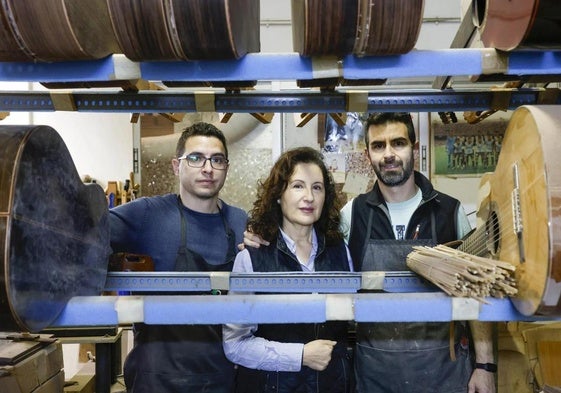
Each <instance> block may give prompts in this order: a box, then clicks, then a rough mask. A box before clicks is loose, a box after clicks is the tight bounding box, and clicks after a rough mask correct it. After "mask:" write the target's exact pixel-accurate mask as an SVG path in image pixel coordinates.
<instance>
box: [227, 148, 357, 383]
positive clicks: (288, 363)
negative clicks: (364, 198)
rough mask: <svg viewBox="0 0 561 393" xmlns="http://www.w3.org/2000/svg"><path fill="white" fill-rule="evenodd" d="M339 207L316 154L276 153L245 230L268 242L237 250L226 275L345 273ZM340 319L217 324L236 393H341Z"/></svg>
mask: <svg viewBox="0 0 561 393" xmlns="http://www.w3.org/2000/svg"><path fill="white" fill-rule="evenodd" d="M340 207H341V205H340V202H339V200H338V198H337V194H336V191H335V184H334V182H333V179H332V177H331V174H330V173H329V171H328V169H327V167H326V165H325V163H324V161H323V157H322V155H321V153H320V152H318V151H317V150H315V149H312V148H309V147H299V148H295V149H292V150H289V151H286V152H285V153H284V154H282V155H281V156H280V157H279V159H278V160H277V162H276V163H275V164H274V166H273V168H272V169H271V172H270V174H269V176H268V177H267V179H266V180H265V181H263V182H261V183H260V184H259V191H258V195H257V199H256V201H255V203H254V205H253V209H252V210H251V211H250V214H249V215H250V218H249V220H248V229H249V228H250V229H251V231H252V232H253V233H259V234H260V235H261V236H262V238H263V239H264V240H266V241H268V242H269V244H268V245H266V246H261V247H259V248H253V247H246V248H245V250H243V251H241V252H240V253H238V255H237V257H236V260H235V262H234V268H233V272H288V271H300V272H303V273H306V272H314V271H351V270H352V261H351V257H350V254H349V252H348V250H347V246H346V245H345V243H344V240H343V235H342V233H341V232H340V231H339V224H340V216H339V210H340ZM347 328H348V324H347V323H346V322H339V321H337V322H326V323H322V324H313V323H309V324H261V325H234V324H229V325H225V326H224V329H223V337H224V351H225V353H226V356H227V357H228V359H230V361H232V362H233V363H236V364H238V365H239V367H238V378H237V390H236V392H290V393H294V392H302V393H304V392H310V393H311V392H318V391H319V392H334V393H335V392H337V393H338V392H348V391H349V388H350V376H351V372H352V368H351V365H350V360H349V356H348V354H347Z"/></svg>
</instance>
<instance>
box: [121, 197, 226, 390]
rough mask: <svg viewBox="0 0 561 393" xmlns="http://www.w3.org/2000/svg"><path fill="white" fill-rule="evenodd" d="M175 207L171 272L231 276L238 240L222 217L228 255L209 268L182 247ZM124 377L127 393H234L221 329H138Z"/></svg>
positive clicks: (183, 225)
mask: <svg viewBox="0 0 561 393" xmlns="http://www.w3.org/2000/svg"><path fill="white" fill-rule="evenodd" d="M179 203H180V202H179ZM178 207H179V210H180V215H181V244H180V246H179V249H178V251H177V257H176V262H175V271H231V270H232V267H233V264H234V259H235V256H236V239H235V234H234V231H233V230H232V229H231V228H230V227H229V226H228V223H227V221H226V218H225V217H224V215H223V213H222V211H221V210H220V214H221V217H222V220H223V224H224V230H225V232H226V237H227V239H228V254H227V255H226V258H225V262H224V263H223V264H220V265H212V264H209V263H208V262H207V261H206V260H205V259H204V258H203V257H202V256H201V255H199V254H197V253H196V252H194V251H192V250H190V249H188V248H187V247H186V234H187V223H186V219H185V217H184V215H183V211H182V207H181V206H178ZM189 293H190V294H199V293H195V292H189ZM175 294H177V293H175ZM124 371H125V384H126V386H127V391H128V392H134V393H155V392H157V393H187V392H204V393H231V392H233V391H234V380H235V369H234V365H233V364H232V363H231V362H230V361H229V360H228V359H227V358H226V356H225V355H224V351H223V348H222V325H146V324H137V325H135V346H134V348H133V349H132V351H131V353H130V354H129V356H128V357H127V359H126V361H125V367H124Z"/></svg>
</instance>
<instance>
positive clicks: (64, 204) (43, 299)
mask: <svg viewBox="0 0 561 393" xmlns="http://www.w3.org/2000/svg"><path fill="white" fill-rule="evenodd" d="M0 239H1V240H0V251H1V254H0V255H2V258H3V259H2V263H1V264H0V330H3V331H30V332H38V331H40V330H42V329H44V328H46V327H48V326H49V325H50V324H51V323H52V322H53V321H54V320H55V319H56V318H57V317H58V315H59V314H60V312H61V311H62V310H63V309H64V307H65V306H66V303H67V301H68V300H69V299H70V298H72V297H73V296H79V295H100V294H101V292H102V289H103V286H104V284H105V279H106V276H107V265H108V256H109V254H110V246H109V213H108V208H107V202H106V199H105V193H104V191H103V190H102V189H101V187H100V186H99V185H97V184H91V185H84V184H83V183H82V182H81V180H80V178H79V176H78V174H77V172H76V168H75V167H74V164H73V162H72V158H71V156H70V154H69V152H68V150H67V149H66V146H65V144H64V142H63V141H62V139H61V138H60V136H59V135H58V133H57V132H56V131H55V130H53V129H52V128H50V127H47V126H0Z"/></svg>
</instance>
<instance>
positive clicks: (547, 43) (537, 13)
mask: <svg viewBox="0 0 561 393" xmlns="http://www.w3.org/2000/svg"><path fill="white" fill-rule="evenodd" d="M472 7H473V15H474V23H475V25H476V26H478V28H479V34H480V36H481V41H482V42H483V45H484V46H485V47H487V48H496V49H501V50H505V51H510V50H513V49H516V48H541V49H553V48H561V3H560V2H559V1H558V0H473V2H472Z"/></svg>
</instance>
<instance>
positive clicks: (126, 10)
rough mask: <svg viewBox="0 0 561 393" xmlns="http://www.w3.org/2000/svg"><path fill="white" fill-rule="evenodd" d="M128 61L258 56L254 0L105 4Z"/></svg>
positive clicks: (117, 1) (123, 0)
mask: <svg viewBox="0 0 561 393" xmlns="http://www.w3.org/2000/svg"><path fill="white" fill-rule="evenodd" d="M108 6H109V12H110V16H111V20H112V23H113V28H114V30H115V34H116V36H117V40H118V42H119V46H120V48H121V50H122V52H123V53H124V54H125V56H127V57H128V58H129V59H131V60H135V61H147V60H203V59H207V60H209V59H232V58H240V57H242V56H243V55H245V54H246V53H248V52H258V51H259V46H260V41H259V28H260V27H259V26H260V25H259V0H220V1H208V0H189V1H185V0H171V1H170V0H168V1H164V0H154V1H137V0H108Z"/></svg>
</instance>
